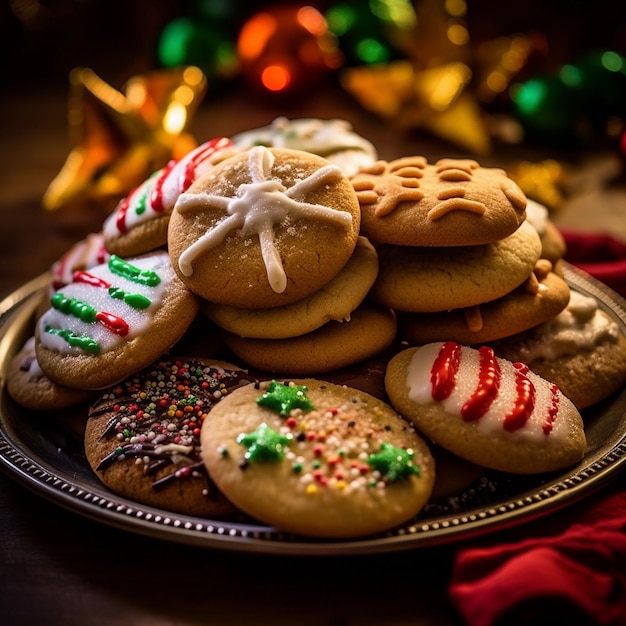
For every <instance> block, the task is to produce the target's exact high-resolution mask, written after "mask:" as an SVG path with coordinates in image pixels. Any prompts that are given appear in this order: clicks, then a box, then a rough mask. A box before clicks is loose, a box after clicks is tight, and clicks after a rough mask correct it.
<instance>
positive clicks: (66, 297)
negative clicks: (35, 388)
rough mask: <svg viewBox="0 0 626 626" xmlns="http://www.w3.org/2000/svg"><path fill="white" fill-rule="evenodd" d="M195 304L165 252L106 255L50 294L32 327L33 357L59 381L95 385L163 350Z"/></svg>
mask: <svg viewBox="0 0 626 626" xmlns="http://www.w3.org/2000/svg"><path fill="white" fill-rule="evenodd" d="M198 310H199V304H198V299H197V298H196V296H194V294H192V293H191V292H190V291H189V290H188V289H187V287H186V286H185V285H184V284H183V283H182V282H181V281H180V280H179V279H178V277H177V275H176V273H175V272H174V270H173V269H172V265H171V263H170V259H169V256H168V254H167V252H154V253H150V254H147V255H143V256H139V257H135V258H132V259H128V260H125V259H121V258H120V257H117V256H115V255H113V256H111V258H110V259H109V260H108V262H107V263H103V264H101V265H98V266H96V267H94V268H92V269H91V270H89V271H88V272H77V273H75V274H74V279H73V282H72V283H71V284H70V285H67V286H66V287H63V288H62V289H60V290H58V291H56V292H55V294H54V295H53V296H52V298H51V299H50V308H48V310H47V311H46V312H45V313H44V314H43V315H42V316H41V317H40V318H39V321H38V323H37V327H36V332H35V336H36V354H37V360H38V361H39V364H40V366H41V369H42V370H43V371H44V372H45V374H46V375H47V376H48V377H49V378H50V379H51V380H53V381H54V382H56V383H57V384H59V385H63V386H66V387H76V388H80V389H102V388H105V387H108V386H109V385H112V384H113V383H115V382H117V381H119V380H122V379H124V378H126V377H127V376H130V375H131V374H132V373H134V372H136V371H137V370H139V369H141V368H143V367H145V366H146V365H148V364H150V363H152V362H153V361H154V360H155V359H157V358H158V357H159V356H161V355H162V354H163V353H165V352H166V351H167V350H168V349H169V348H170V347H171V346H172V345H173V344H174V343H176V342H177V341H178V340H179V339H180V338H181V337H182V335H183V334H184V332H185V331H186V330H187V328H188V327H189V325H190V324H191V322H192V321H193V319H194V318H195V316H196V314H197V312H198Z"/></svg>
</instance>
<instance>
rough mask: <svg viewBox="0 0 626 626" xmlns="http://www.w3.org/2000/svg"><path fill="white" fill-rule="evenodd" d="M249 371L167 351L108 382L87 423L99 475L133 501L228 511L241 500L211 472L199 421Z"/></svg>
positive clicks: (200, 511) (90, 457) (214, 513)
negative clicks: (233, 497)
mask: <svg viewBox="0 0 626 626" xmlns="http://www.w3.org/2000/svg"><path fill="white" fill-rule="evenodd" d="M250 381H251V379H249V378H248V374H247V372H246V371H244V370H242V369H240V368H238V367H236V366H235V365H231V364H229V363H225V362H222V361H215V360H206V359H203V360H200V359H187V358H175V357H172V358H167V359H161V360H159V361H157V362H155V363H153V364H152V365H150V366H149V367H147V368H145V369H144V370H142V371H140V372H137V373H136V374H134V375H133V376H131V377H129V378H128V379H126V380H124V381H122V382H121V383H119V384H118V385H115V386H114V387H112V388H110V389H108V390H106V391H105V392H104V393H103V394H102V395H101V396H100V397H99V398H98V400H96V401H95V402H94V403H93V405H92V407H91V410H90V411H89V417H88V419H87V424H86V428H85V453H86V456H87V461H88V462H89V465H90V467H91V468H92V470H93V471H94V473H95V475H96V476H97V477H98V479H99V480H100V481H101V482H102V483H103V484H104V485H106V486H107V487H108V488H109V489H111V490H112V491H114V492H115V493H118V494H120V495H122V496H125V497H127V498H129V499H131V500H133V501H135V502H141V503H142V504H148V505H150V506H156V507H158V508H160V509H164V510H166V511H175V512H179V513H185V514H188V515H198V516H207V517H218V518H221V517H225V516H232V515H233V514H235V513H236V509H235V507H233V505H232V504H231V503H230V502H229V501H228V500H227V499H226V498H225V497H224V496H223V495H222V494H221V493H220V491H219V489H218V488H217V487H216V486H215V484H214V483H213V481H212V480H211V479H210V478H209V476H208V475H207V472H206V470H205V467H204V464H203V462H202V458H201V452H200V429H201V426H202V421H203V419H204V418H205V416H206V415H207V413H208V411H209V410H210V409H211V407H213V406H214V405H215V404H216V403H218V402H220V401H221V399H222V398H224V397H226V396H227V395H228V394H229V393H231V391H232V390H234V389H236V388H237V387H238V386H243V385H247V384H249V383H250Z"/></svg>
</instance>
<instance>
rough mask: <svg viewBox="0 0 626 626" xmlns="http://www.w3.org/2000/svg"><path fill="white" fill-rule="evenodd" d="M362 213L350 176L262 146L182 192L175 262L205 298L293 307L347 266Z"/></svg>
mask: <svg viewBox="0 0 626 626" xmlns="http://www.w3.org/2000/svg"><path fill="white" fill-rule="evenodd" d="M359 225H360V211H359V203H358V202H357V199H356V194H355V192H354V189H352V186H351V185H350V181H349V180H348V179H347V178H346V176H345V175H344V174H343V173H342V172H341V170H340V169H339V168H338V167H337V166H336V165H332V164H330V163H328V161H326V160H325V159H323V158H322V157H319V156H316V155H313V154H310V153H307V152H302V151H296V150H279V149H275V148H271V149H270V148H265V147H262V146H257V147H255V148H251V149H250V150H248V151H247V152H243V153H242V154H239V155H235V156H233V157H230V158H229V159H226V161H222V162H221V163H219V164H218V165H216V166H215V168H214V169H212V170H211V172H209V173H208V174H207V175H205V176H204V177H202V178H201V179H199V180H198V181H197V182H196V183H195V184H194V185H192V186H191V188H190V189H189V190H188V191H187V192H186V193H184V194H182V195H181V196H180V197H179V199H178V201H177V203H176V206H175V208H174V212H173V214H172V218H171V221H170V226H169V232H168V244H169V252H170V256H171V258H172V264H173V266H174V269H175V270H176V272H177V273H178V274H179V276H180V277H181V279H182V280H183V281H184V282H185V283H186V284H187V285H188V286H189V287H190V289H191V290H192V291H194V292H195V293H197V294H198V295H200V296H201V297H202V298H204V299H205V300H208V301H210V302H215V303H218V304H224V305H228V306H234V307H240V308H271V307H274V306H282V305H285V304H291V303H292V302H296V301H297V300H301V299H302V298H306V297H307V296H309V295H311V294H313V293H315V292H316V291H318V290H319V289H320V288H321V287H323V286H324V285H325V284H326V283H328V282H329V281H330V280H331V279H332V278H333V277H334V276H336V275H337V274H338V273H339V271H340V270H341V269H342V268H343V267H344V265H345V264H346V263H347V261H348V259H349V258H350V256H352V253H353V251H354V248H355V246H356V240H357V237H358V235H359Z"/></svg>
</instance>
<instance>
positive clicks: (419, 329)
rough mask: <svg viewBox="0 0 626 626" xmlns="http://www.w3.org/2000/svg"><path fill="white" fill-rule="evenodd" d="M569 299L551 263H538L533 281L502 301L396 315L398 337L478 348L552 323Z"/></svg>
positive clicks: (530, 280)
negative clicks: (434, 311)
mask: <svg viewBox="0 0 626 626" xmlns="http://www.w3.org/2000/svg"><path fill="white" fill-rule="evenodd" d="M569 299H570V289H569V286H568V284H567V282H566V281H565V280H564V279H563V278H561V276H560V271H559V270H558V268H556V272H555V271H553V268H552V263H550V261H548V260H547V259H540V260H539V261H538V262H537V264H536V266H535V270H534V272H533V275H532V277H531V278H529V279H528V280H526V281H525V282H524V284H523V285H521V286H520V287H518V288H517V289H514V290H513V291H511V292H510V293H508V294H506V295H505V296H503V297H501V298H498V299H496V300H492V301H491V302H485V303H483V304H477V305H474V306H473V307H467V308H463V309H454V310H452V311H439V312H437V313H403V314H399V315H398V326H399V328H400V334H401V336H402V337H403V338H404V339H406V340H407V341H408V342H410V343H412V344H414V345H423V344H425V343H432V342H433V341H447V340H450V341H456V342H458V343H462V344H469V345H473V344H480V343H486V342H489V341H494V340H497V339H501V338H503V337H508V336H510V335H513V334H515V333H521V332H523V331H526V330H528V329H530V328H533V327H534V326H537V325H539V324H543V323H544V322H547V321H548V320H551V319H552V318H553V317H554V316H555V315H557V314H558V313H560V312H561V311H562V310H563V309H564V308H565V307H566V306H567V303H568V302H569Z"/></svg>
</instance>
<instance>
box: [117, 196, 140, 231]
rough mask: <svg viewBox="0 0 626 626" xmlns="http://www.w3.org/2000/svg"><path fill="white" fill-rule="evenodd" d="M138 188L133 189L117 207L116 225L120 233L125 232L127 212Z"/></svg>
mask: <svg viewBox="0 0 626 626" xmlns="http://www.w3.org/2000/svg"><path fill="white" fill-rule="evenodd" d="M136 191H137V189H133V191H131V192H130V193H129V194H128V195H127V196H126V197H125V198H124V199H123V200H122V201H121V202H120V205H119V206H118V208H117V217H116V218H115V225H116V226H117V230H119V231H120V233H125V232H126V230H127V228H126V213H128V207H130V200H131V198H132V196H133V195H134V194H135V192H136Z"/></svg>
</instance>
